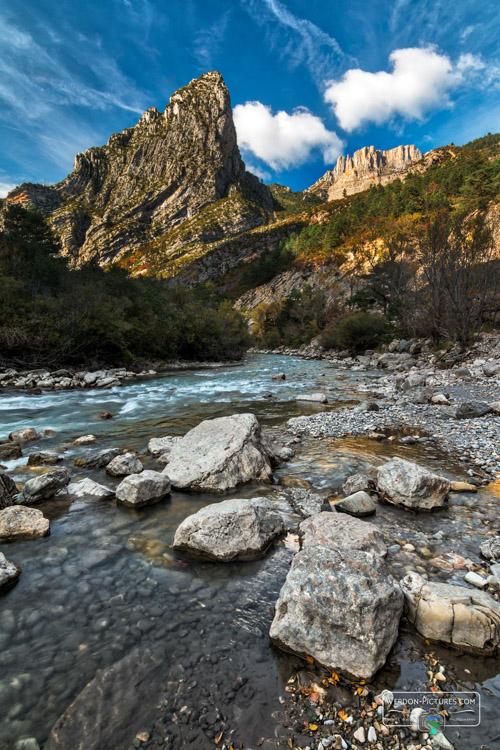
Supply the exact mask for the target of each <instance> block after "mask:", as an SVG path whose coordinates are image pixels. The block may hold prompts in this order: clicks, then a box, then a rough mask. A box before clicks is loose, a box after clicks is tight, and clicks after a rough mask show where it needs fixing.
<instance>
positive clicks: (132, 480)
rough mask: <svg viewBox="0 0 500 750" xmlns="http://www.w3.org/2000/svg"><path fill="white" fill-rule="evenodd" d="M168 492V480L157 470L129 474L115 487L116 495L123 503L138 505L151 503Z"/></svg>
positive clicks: (160, 498)
mask: <svg viewBox="0 0 500 750" xmlns="http://www.w3.org/2000/svg"><path fill="white" fill-rule="evenodd" d="M169 493H170V480H169V478H168V477H167V476H165V474H160V472H158V471H142V472H141V473H140V474H131V475H130V476H129V477H125V479H124V480H123V481H122V482H120V484H119V485H118V487H117V488H116V497H117V499H118V500H120V502H122V503H123V504H124V505H129V506H132V507H140V506H142V505H151V504H153V503H157V502H158V501H159V500H162V498H164V497H165V495H168V494H169Z"/></svg>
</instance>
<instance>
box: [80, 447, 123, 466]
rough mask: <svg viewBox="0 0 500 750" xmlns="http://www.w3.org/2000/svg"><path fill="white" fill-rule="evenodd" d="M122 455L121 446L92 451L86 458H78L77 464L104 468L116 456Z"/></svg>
mask: <svg viewBox="0 0 500 750" xmlns="http://www.w3.org/2000/svg"><path fill="white" fill-rule="evenodd" d="M120 455H121V450H120V449H119V448H106V449H105V450H102V451H98V452H97V453H92V454H91V455H90V456H85V457H84V458H77V459H76V460H75V466H81V467H83V468H87V469H102V468H104V466H107V465H108V464H109V463H110V462H111V461H112V460H113V459H114V458H116V457H117V456H120Z"/></svg>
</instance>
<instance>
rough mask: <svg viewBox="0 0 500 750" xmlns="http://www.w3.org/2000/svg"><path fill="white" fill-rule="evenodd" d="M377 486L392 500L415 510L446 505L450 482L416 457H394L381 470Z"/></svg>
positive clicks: (378, 474) (378, 473)
mask: <svg viewBox="0 0 500 750" xmlns="http://www.w3.org/2000/svg"><path fill="white" fill-rule="evenodd" d="M377 486H378V490H379V492H381V493H383V494H384V495H385V496H386V499H388V500H389V501H390V502H392V503H395V504H396V505H403V506H404V507H405V508H412V509H413V510H432V509H433V508H442V507H443V505H444V504H445V503H446V500H447V498H448V493H449V491H450V482H449V481H448V479H445V478H444V477H440V476H437V475H436V474H432V473H431V472H430V471H427V469H424V468H422V467H421V466H419V465H418V464H415V463H413V462H412V461H405V460H404V459H403V458H393V459H391V460H390V461H389V462H388V463H386V464H384V465H383V466H381V467H380V468H379V470H378V472H377Z"/></svg>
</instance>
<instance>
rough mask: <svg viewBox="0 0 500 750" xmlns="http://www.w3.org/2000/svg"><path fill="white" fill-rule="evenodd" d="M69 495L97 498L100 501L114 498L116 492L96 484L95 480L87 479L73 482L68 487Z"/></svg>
mask: <svg viewBox="0 0 500 750" xmlns="http://www.w3.org/2000/svg"><path fill="white" fill-rule="evenodd" d="M68 493H69V494H70V495H73V496H74V497H96V498H98V499H99V500H104V499H106V498H110V497H114V496H115V491H114V490H112V489H111V488H110V487H106V486H105V485H103V484H99V483H98V482H94V480H93V479H89V478H88V477H85V479H80V480H79V481H78V482H71V484H69V485H68Z"/></svg>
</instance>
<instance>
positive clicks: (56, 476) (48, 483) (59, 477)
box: [15, 469, 70, 505]
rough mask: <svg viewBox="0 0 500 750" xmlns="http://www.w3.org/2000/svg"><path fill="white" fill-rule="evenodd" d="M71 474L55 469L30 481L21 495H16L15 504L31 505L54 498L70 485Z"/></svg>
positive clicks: (65, 470) (64, 470)
mask: <svg viewBox="0 0 500 750" xmlns="http://www.w3.org/2000/svg"><path fill="white" fill-rule="evenodd" d="M69 480H70V474H69V471H68V470H67V469H55V470H54V471H49V472H47V474H41V475H40V476H39V477H33V479H28V481H27V482H26V484H25V485H24V487H23V491H22V492H21V494H20V495H16V500H15V502H16V503H18V504H19V505H24V504H27V505H31V503H39V502H40V501H41V500H48V498H50V497H54V495H56V494H57V493H58V492H59V491H60V490H62V489H63V488H64V487H66V486H67V485H68V484H69Z"/></svg>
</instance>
